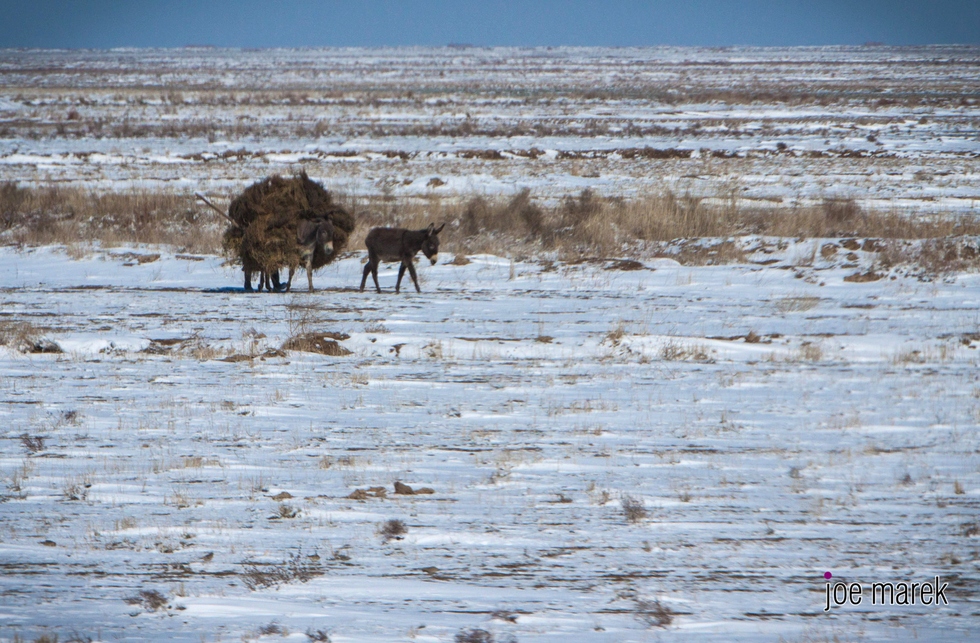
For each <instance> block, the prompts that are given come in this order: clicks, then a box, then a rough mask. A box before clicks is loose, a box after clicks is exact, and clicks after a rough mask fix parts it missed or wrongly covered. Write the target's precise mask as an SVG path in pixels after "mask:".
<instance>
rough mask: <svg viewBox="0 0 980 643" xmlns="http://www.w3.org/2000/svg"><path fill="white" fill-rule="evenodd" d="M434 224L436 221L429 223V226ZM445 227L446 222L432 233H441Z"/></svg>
mask: <svg viewBox="0 0 980 643" xmlns="http://www.w3.org/2000/svg"><path fill="white" fill-rule="evenodd" d="M433 225H435V224H434V223H433V224H429V227H430V228H431V227H432V226H433ZM445 227H446V224H445V223H443V224H442V225H441V226H439V227H438V228H436V229H435V230H433V231H432V234H439V233H440V232H442V229H443V228H445Z"/></svg>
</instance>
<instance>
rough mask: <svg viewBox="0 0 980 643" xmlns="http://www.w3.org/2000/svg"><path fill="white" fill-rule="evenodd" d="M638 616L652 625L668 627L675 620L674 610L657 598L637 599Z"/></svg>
mask: <svg viewBox="0 0 980 643" xmlns="http://www.w3.org/2000/svg"><path fill="white" fill-rule="evenodd" d="M636 616H637V618H639V619H640V620H641V621H643V622H644V623H646V624H647V625H649V626H650V627H667V626H668V625H670V624H671V623H673V622H674V612H673V610H671V609H670V608H669V607H667V606H666V605H664V604H663V603H661V602H660V601H659V600H656V599H655V600H652V601H651V600H646V599H641V598H638V599H636Z"/></svg>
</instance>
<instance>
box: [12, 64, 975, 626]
mask: <svg viewBox="0 0 980 643" xmlns="http://www.w3.org/2000/svg"><path fill="white" fill-rule="evenodd" d="M978 63H980V50H978V49H977V48H975V47H919V48H888V47H852V48H835V47H830V48H804V49H751V48H732V49H724V50H714V49H712V50H707V49H705V50H698V49H674V48H659V49H563V48H557V49H473V48H469V49H459V48H445V49H399V50H384V49H379V50H360V49H351V50H267V51H238V50H211V49H193V48H189V49H185V50H167V51H154V50H148V51H147V50H114V51H108V52H100V51H74V52H67V51H11V50H5V51H0V181H13V182H16V183H18V184H20V185H22V186H51V185H67V186H75V187H81V188H84V189H90V190H94V191H96V192H102V191H105V190H120V189H127V188H129V187H138V188H145V189H148V190H155V189H170V188H173V189H175V190H177V191H180V192H186V193H188V194H189V193H190V192H192V191H194V190H204V191H208V192H210V193H212V194H217V195H218V196H230V195H232V194H234V193H236V192H238V191H239V190H240V189H241V188H242V187H244V186H246V185H248V184H250V183H252V182H253V181H255V180H257V179H260V178H262V177H265V176H267V175H269V174H272V173H276V172H279V173H290V172H294V171H297V170H301V169H303V170H306V171H307V172H308V173H309V174H310V176H311V177H313V178H314V179H316V180H319V181H322V182H324V183H325V184H326V185H327V186H328V187H329V188H331V189H335V190H342V191H344V192H346V193H347V194H349V195H353V196H355V197H356V196H359V195H386V196H392V197H413V196H418V197H426V196H427V195H430V194H437V195H448V196H450V197H452V196H459V197H460V198H470V197H472V196H474V195H478V194H502V195H508V194H513V193H515V192H516V191H517V190H519V189H521V188H524V187H528V188H531V189H532V194H533V195H534V197H535V198H537V199H540V200H548V199H552V200H553V199H555V198H559V197H562V196H565V195H568V194H572V193H575V192H578V191H579V190H581V189H584V188H592V189H595V190H597V191H598V192H599V193H601V194H603V195H605V196H609V197H620V196H622V197H629V196H631V195H637V194H640V195H642V194H648V193H651V192H657V191H659V190H661V189H664V188H669V189H672V190H675V191H677V192H679V193H685V192H690V193H692V194H696V195H700V196H706V197H722V198H725V199H735V200H736V201H738V202H739V205H741V206H759V207H771V206H780V205H783V206H785V205H793V204H795V203H809V202H814V201H819V200H820V199H823V198H825V197H840V196H848V197H853V198H855V199H856V200H857V201H858V202H859V203H860V204H862V205H864V206H869V207H874V208H876V209H879V210H882V211H892V212H898V213H907V214H918V213H941V214H966V215H969V214H975V213H976V202H977V198H978V195H980V173H978V172H977V158H978V154H980V139H978V131H980V114H978V109H980V107H978V104H977V99H978V96H977V84H976V81H977V73H976V69H977V65H978ZM434 179H439V180H438V181H435V180H434ZM735 242H737V243H738V244H740V245H741V246H742V249H743V250H744V251H745V252H746V256H747V260H746V261H745V262H743V263H737V264H731V265H724V266H711V265H709V266H690V265H681V264H679V263H676V262H674V261H672V260H670V259H655V260H647V261H645V262H643V263H636V262H630V261H622V260H615V259H601V260H600V259H597V260H593V261H584V262H581V263H564V262H552V261H547V260H545V259H543V258H542V259H541V260H540V261H524V262H521V261H518V262H512V261H511V260H510V259H508V258H501V257H494V256H470V257H469V259H470V263H467V264H464V265H457V264H455V263H450V262H449V261H448V260H449V259H450V257H451V253H450V256H446V257H443V260H442V262H441V263H439V264H437V265H436V266H431V267H430V266H424V267H420V269H419V273H420V278H421V281H422V288H423V293H422V294H416V293H415V292H414V289H412V288H411V286H410V285H408V286H406V291H404V292H403V293H402V294H400V295H397V296H396V295H395V294H394V293H393V292H392V290H393V287H394V281H395V274H396V271H395V270H394V269H393V267H392V266H388V267H387V268H386V269H385V271H384V272H383V273H382V275H381V280H382V286H383V288H384V290H385V292H384V293H383V294H381V295H378V294H376V293H373V292H366V293H360V292H358V291H357V286H358V285H359V283H360V276H361V270H362V263H361V260H362V257H361V255H360V254H359V253H357V252H354V253H351V254H350V255H348V256H346V257H345V258H343V259H342V260H341V261H338V262H336V263H334V264H332V265H331V266H329V267H327V268H325V269H324V270H323V271H322V272H320V273H318V274H317V275H316V277H315V285H316V287H317V292H315V293H314V294H307V293H306V292H303V291H302V286H303V284H305V279H304V278H303V276H302V275H300V276H299V277H298V279H297V283H298V284H300V291H297V292H294V293H292V294H246V293H244V292H243V290H242V288H241V284H242V280H241V272H240V270H238V269H237V268H235V267H233V266H225V265H223V261H222V259H221V258H219V257H216V256H210V255H188V254H184V253H181V252H179V251H177V250H175V249H173V248H167V247H111V248H110V247H95V248H94V249H90V248H89V246H88V245H87V244H86V243H79V244H73V245H72V246H71V247H70V248H67V249H65V248H60V247H38V248H14V247H9V246H7V247H0V284H2V288H0V338H2V340H3V341H2V342H0V344H2V345H0V569H2V573H0V640H2V641H13V640H34V639H37V638H38V637H40V636H42V635H44V634H47V635H49V636H53V635H58V636H59V640H61V641H66V640H79V641H84V640H100V641H101V640H105V641H112V640H124V639H126V640H154V641H171V640H182V641H201V640H207V641H217V640H223V641H239V640H243V641H250V640H251V641H254V640H259V639H261V640H276V639H277V638H290V639H293V640H310V639H312V640H324V638H325V637H326V636H327V635H329V638H330V639H331V640H333V641H334V642H335V643H337V642H347V641H351V642H354V641H357V642H361V641H363V642H367V641H393V640H406V639H408V640H415V641H453V640H455V639H456V638H457V636H459V640H462V641H464V643H465V642H466V641H469V642H470V643H474V642H477V641H488V640H490V639H489V636H491V635H492V637H493V640H495V641H497V642H498V643H500V642H504V641H511V640H516V641H521V642H527V641H561V642H565V641H571V640H574V641H580V640H581V641H608V642H614V641H615V642H619V641H650V640H683V641H692V642H694V641H736V640H737V641H752V642H761V641H787V642H791V643H792V642H803V641H814V642H820V641H854V640H860V641H884V640H910V639H918V640H923V641H934V640H973V639H977V638H980V619H978V616H977V615H978V614H980V541H978V537H980V512H978V509H980V434H978V422H980V381H978V379H980V377H978V373H980V371H978V368H977V367H978V355H977V354H978V348H977V347H978V345H980V275H977V274H975V273H948V274H944V275H940V276H938V277H936V278H933V279H929V280H924V279H923V278H922V275H917V274H913V272H911V271H903V270H901V269H899V268H895V269H892V270H891V272H883V271H882V269H881V268H880V267H876V268H875V270H876V271H877V272H876V273H873V274H871V275H870V276H869V273H868V271H869V270H870V269H871V268H872V262H873V261H874V256H873V254H872V253H871V252H865V251H864V250H862V249H861V248H864V247H873V246H874V245H875V244H874V243H870V244H867V245H866V244H865V243H864V240H862V239H858V240H843V239H803V240H786V239H763V238H744V239H739V240H735ZM974 245H975V242H974ZM447 250H450V251H452V250H453V249H452V248H447ZM459 263H460V264H462V262H459ZM855 276H858V277H859V278H857V279H855V278H854V277H855ZM862 276H863V277H862ZM845 278H847V279H846V280H845ZM874 278H877V279H876V280H867V279H874ZM862 279H863V280H862ZM311 333H313V334H318V335H319V339H318V340H317V343H318V345H320V346H324V347H328V348H329V347H330V346H333V348H332V350H327V351H326V352H329V353H333V356H331V355H326V354H320V353H316V352H304V351H301V350H293V349H289V348H288V346H290V345H293V346H295V344H290V343H289V340H290V339H291V338H295V337H297V336H302V335H304V334H305V335H309V334H311ZM330 341H333V342H336V345H335V346H334V345H329V344H328V342H330ZM284 346H286V348H284ZM32 348H33V349H36V350H41V349H46V350H49V351H50V350H58V351H60V352H37V353H35V352H30V349H32ZM22 349H27V352H25V351H24V350H22ZM396 482H398V483H401V484H405V485H409V486H410V487H412V488H413V489H415V490H418V489H425V488H428V489H431V491H432V493H422V494H412V495H407V494H398V493H396V490H395V483H396ZM394 521H400V522H394ZM402 528H404V531H403V529H402ZM402 531H403V533H399V532H402ZM825 572H831V573H832V574H833V579H832V581H831V582H838V581H841V582H846V583H859V584H860V585H861V586H862V588H863V589H864V597H863V602H862V603H861V604H860V605H858V606H847V607H834V608H832V609H831V611H829V612H825V611H824V607H825V605H826V595H825V587H826V582H827V581H826V580H825V578H824V574H825ZM937 575H938V576H941V578H942V579H943V582H947V583H948V589H947V590H946V592H945V595H946V596H947V598H948V600H949V605H940V606H935V605H928V606H924V605H921V604H918V603H917V604H916V605H889V606H882V605H873V604H871V595H870V590H871V584H872V583H876V582H879V583H884V582H890V583H896V584H897V583H902V582H908V583H919V584H921V583H924V582H926V581H929V580H931V579H933V578H934V577H935V576H937ZM474 630H484V631H486V632H488V633H489V634H488V635H483V634H480V633H479V632H478V631H474ZM321 633H322V634H323V635H324V636H322V637H321V636H320V634H321ZM17 637H20V638H19V639H18V638H17ZM49 640H50V639H49Z"/></svg>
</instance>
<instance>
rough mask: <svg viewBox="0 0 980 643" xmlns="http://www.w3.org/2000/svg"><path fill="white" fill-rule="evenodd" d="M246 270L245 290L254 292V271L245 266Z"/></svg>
mask: <svg viewBox="0 0 980 643" xmlns="http://www.w3.org/2000/svg"><path fill="white" fill-rule="evenodd" d="M244 271H245V292H252V271H251V270H249V269H248V268H244Z"/></svg>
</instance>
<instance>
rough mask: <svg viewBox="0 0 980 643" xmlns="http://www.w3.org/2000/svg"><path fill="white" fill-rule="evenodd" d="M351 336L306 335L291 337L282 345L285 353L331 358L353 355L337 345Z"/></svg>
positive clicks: (339, 334) (337, 334) (336, 334)
mask: <svg viewBox="0 0 980 643" xmlns="http://www.w3.org/2000/svg"><path fill="white" fill-rule="evenodd" d="M349 337H350V336H349V335H345V334H343V333H329V332H328V333H304V334H302V335H296V336H294V337H290V338H289V339H287V340H286V342H285V343H284V344H283V345H282V350H284V351H301V352H304V353H319V354H320V355H328V356H330V357H344V356H346V355H351V354H352V353H351V351H349V350H347V349H346V348H344V347H343V346H341V345H340V344H338V343H337V340H338V339H339V340H340V341H344V340H345V339H348V338H349Z"/></svg>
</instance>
